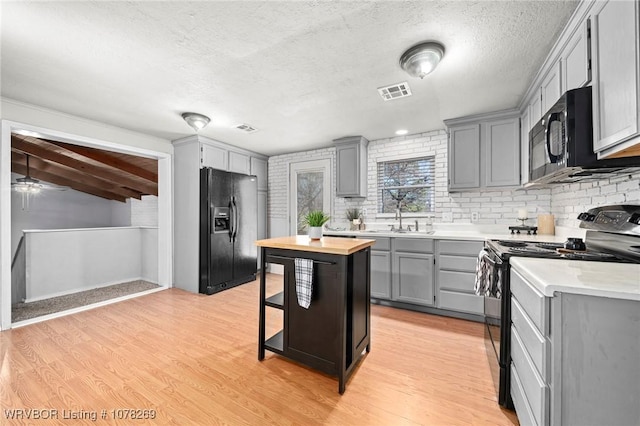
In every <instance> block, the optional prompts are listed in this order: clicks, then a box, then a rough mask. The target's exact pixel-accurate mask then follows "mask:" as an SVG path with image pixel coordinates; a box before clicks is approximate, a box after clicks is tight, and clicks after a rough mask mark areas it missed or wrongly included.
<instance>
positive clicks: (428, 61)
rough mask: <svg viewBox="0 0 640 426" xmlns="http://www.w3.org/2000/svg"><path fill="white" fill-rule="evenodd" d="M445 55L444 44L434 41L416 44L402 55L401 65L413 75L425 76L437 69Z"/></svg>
mask: <svg viewBox="0 0 640 426" xmlns="http://www.w3.org/2000/svg"><path fill="white" fill-rule="evenodd" d="M443 56H444V46H443V45H441V44H440V43H437V42H434V41H427V42H424V43H420V44H416V45H415V46H413V47H412V48H410V49H409V50H407V51H406V52H404V53H403V54H402V56H401V57H400V66H401V67H402V69H403V70H405V71H406V72H407V73H409V75H411V76H412V77H420V78H424V76H425V75H427V74H429V73H430V72H431V71H433V70H434V69H436V67H437V66H438V63H439V62H440V60H441V59H442V57H443Z"/></svg>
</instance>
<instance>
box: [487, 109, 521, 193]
mask: <svg viewBox="0 0 640 426" xmlns="http://www.w3.org/2000/svg"><path fill="white" fill-rule="evenodd" d="M482 126H483V129H484V135H485V138H484V153H485V161H484V166H485V167H484V172H485V180H484V186H486V187H494V186H517V185H520V121H519V118H518V117H516V116H513V117H509V118H506V119H504V120H493V121H488V122H486V123H483V124H482Z"/></svg>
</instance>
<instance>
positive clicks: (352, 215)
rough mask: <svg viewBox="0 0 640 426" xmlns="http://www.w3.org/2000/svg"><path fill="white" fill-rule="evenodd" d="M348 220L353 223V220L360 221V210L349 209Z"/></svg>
mask: <svg viewBox="0 0 640 426" xmlns="http://www.w3.org/2000/svg"><path fill="white" fill-rule="evenodd" d="M347 219H349V222H351V221H352V220H353V219H360V209H358V208H353V209H347Z"/></svg>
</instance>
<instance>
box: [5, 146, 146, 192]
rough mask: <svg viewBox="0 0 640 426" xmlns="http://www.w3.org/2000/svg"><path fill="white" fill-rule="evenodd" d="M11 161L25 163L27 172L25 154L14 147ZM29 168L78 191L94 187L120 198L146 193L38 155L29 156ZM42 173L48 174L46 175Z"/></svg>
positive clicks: (31, 171)
mask: <svg viewBox="0 0 640 426" xmlns="http://www.w3.org/2000/svg"><path fill="white" fill-rule="evenodd" d="M11 163H12V165H25V168H24V170H23V171H24V172H25V173H26V156H25V154H23V153H21V152H17V151H15V150H13V149H12V151H11ZM29 168H30V170H29V171H30V174H31V176H32V177H35V178H36V179H42V180H43V181H46V182H51V183H54V184H56V185H64V186H69V187H71V188H73V189H77V190H78V191H82V190H83V189H80V188H94V189H95V191H98V192H100V191H103V192H108V193H111V194H115V195H117V197H119V198H137V199H140V198H141V196H142V195H144V194H142V193H141V192H139V191H136V190H134V189H131V188H126V187H121V186H118V185H116V184H114V183H113V182H109V181H106V180H103V179H100V178H97V177H95V176H91V175H87V174H85V173H83V172H80V171H78V170H75V169H73V168H71V167H68V166H63V165H60V164H58V163H54V162H49V161H47V160H42V159H41V158H38V157H32V156H29ZM16 173H17V172H16ZM42 173H44V174H46V177H45V176H44V175H43V174H42ZM56 177H59V178H60V179H65V183H60V182H61V181H60V179H56ZM95 191H94V192H95ZM103 198H105V197H103Z"/></svg>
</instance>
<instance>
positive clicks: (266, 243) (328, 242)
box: [256, 235, 376, 256]
mask: <svg viewBox="0 0 640 426" xmlns="http://www.w3.org/2000/svg"><path fill="white" fill-rule="evenodd" d="M375 243H376V241H375V240H368V239H361V238H334V237H330V236H324V237H322V238H321V239H320V240H312V239H310V238H309V237H308V236H306V235H292V236H288V237H276V238H268V239H265V240H258V241H256V245H257V246H258V247H268V248H279V249H285V250H299V251H308V252H313V253H327V254H338V255H342V256H348V255H350V254H353V253H355V252H358V251H360V250H362V249H365V248H367V247H371V246H372V245H374V244H375Z"/></svg>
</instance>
